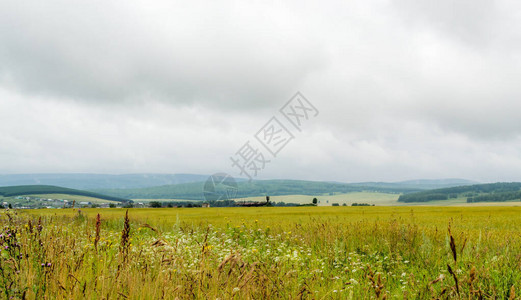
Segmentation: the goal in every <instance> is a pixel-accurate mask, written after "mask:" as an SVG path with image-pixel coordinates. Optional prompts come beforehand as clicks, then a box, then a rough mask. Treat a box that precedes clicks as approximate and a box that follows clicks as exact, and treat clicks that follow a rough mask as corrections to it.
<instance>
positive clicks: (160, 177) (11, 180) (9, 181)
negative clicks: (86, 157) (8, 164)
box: [0, 174, 208, 190]
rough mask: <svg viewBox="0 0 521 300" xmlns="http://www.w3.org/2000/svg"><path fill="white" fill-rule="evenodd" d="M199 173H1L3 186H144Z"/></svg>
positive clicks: (197, 178) (188, 179) (189, 179)
mask: <svg viewBox="0 0 521 300" xmlns="http://www.w3.org/2000/svg"><path fill="white" fill-rule="evenodd" d="M207 178H208V175H198V174H123V175H110V174H9V175H0V186H14V185H55V186H62V187H67V188H72V189H83V190H92V189H124V188H144V187H151V186H160V185H168V184H180V183H189V182H202V181H205V180H206V179H207Z"/></svg>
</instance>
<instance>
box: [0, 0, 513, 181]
mask: <svg viewBox="0 0 521 300" xmlns="http://www.w3.org/2000/svg"><path fill="white" fill-rule="evenodd" d="M478 2H479V3H477V2H476V1H459V2H454V1H438V2H436V3H433V2H431V1H373V2H370V3H369V2H367V1H347V2H346V1H330V2H328V3H322V4H318V3H313V2H311V1H304V2H302V1H294V2H286V3H284V4H280V3H267V2H258V1H255V2H248V3H247V2H234V1H225V2H220V3H211V2H207V1H180V2H179V1H178V2H175V3H171V2H169V1H157V2H154V3H153V4H151V3H149V2H144V1H131V2H128V1H126V2H123V1H116V2H112V3H110V4H107V3H105V2H100V1H94V2H92V1H91V2H79V3H77V4H75V5H71V4H70V3H68V2H66V1H61V0H52V1H49V2H46V3H45V4H35V3H31V4H30V5H29V4H25V5H24V4H20V3H15V2H10V3H9V2H7V1H4V2H1V3H0V28H1V29H0V30H1V33H0V136H2V141H1V142H0V166H1V167H0V173H28V172H101V173H127V172H164V173H178V172H184V173H188V172H192V173H213V172H218V171H225V172H229V173H231V174H232V175H238V173H237V170H235V169H233V168H232V167H231V166H230V163H229V162H230V160H229V156H230V155H233V154H234V153H235V152H236V151H237V150H238V149H239V148H240V147H241V146H242V145H243V144H244V143H245V142H246V141H247V140H249V139H253V135H254V134H255V133H256V132H257V131H258V130H259V129H260V127H261V126H262V125H264V124H265V122H267V121H268V120H269V118H271V117H272V116H273V115H277V114H278V112H277V111H278V109H279V108H280V107H281V106H282V105H283V104H284V103H285V102H286V101H287V100H288V99H289V98H290V97H291V96H292V95H293V94H294V93H295V92H296V91H301V92H302V93H303V94H304V95H305V96H306V97H307V98H308V99H309V100H310V101H311V102H312V103H313V104H314V105H315V106H316V107H317V108H318V109H319V111H320V114H319V116H318V117H317V118H315V119H312V120H310V121H309V122H307V123H306V124H305V126H304V128H303V131H302V132H301V133H298V134H297V133H296V139H295V140H294V141H292V142H291V143H290V144H289V145H288V146H287V147H286V148H285V149H284V150H283V151H281V154H280V155H279V156H278V157H277V158H274V159H273V160H272V162H270V163H269V164H268V165H266V169H265V170H262V172H261V173H260V174H259V178H301V179H314V180H337V181H365V180H387V181H393V180H402V179H412V178H437V177H465V178H469V179H475V180H481V181H496V180H521V171H519V170H521V168H520V167H521V155H520V154H521V153H520V152H521V150H520V149H521V138H520V136H521V135H520V133H521V122H519V121H518V116H517V114H518V111H520V110H521V102H520V101H519V98H520V96H521V88H520V87H519V84H518V82H519V79H521V55H520V54H519V53H521V51H520V50H521V49H520V48H521V31H520V30H519V28H521V26H520V25H521V24H520V23H521V21H520V20H521V18H519V16H520V15H521V5H520V4H518V3H516V2H514V1H496V2H489V1H478Z"/></svg>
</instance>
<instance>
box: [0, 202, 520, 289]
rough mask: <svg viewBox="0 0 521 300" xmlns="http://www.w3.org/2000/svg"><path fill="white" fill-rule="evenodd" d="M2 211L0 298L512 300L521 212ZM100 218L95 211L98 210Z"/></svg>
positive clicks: (504, 209) (512, 209)
mask: <svg viewBox="0 0 521 300" xmlns="http://www.w3.org/2000/svg"><path fill="white" fill-rule="evenodd" d="M125 213H126V210H124V209H81V210H78V209H61V210H50V209H42V210H24V211H20V210H18V211H16V210H15V211H12V210H11V211H6V210H2V211H1V213H0V218H1V224H3V225H2V232H1V233H0V246H1V260H0V293H1V295H2V298H6V299H23V298H27V299H85V298H87V299H127V298H128V299H156V298H167V299H175V298H179V299H302V298H303V299H404V298H405V299H453V298H456V299H469V298H470V299H474V298H476V299H478V298H485V299H518V298H519V295H521V233H520V229H521V208H519V207H453V206H451V207H435V206H433V207H427V206H415V207H406V206H399V207H397V206H394V207H392V206H387V207H383V206H375V207H342V206H340V207H263V208H197V209H196V208H192V209H190V208H183V209H173V208H172V209H147V208H145V209H129V210H128V218H125ZM98 214H99V219H97V216H98Z"/></svg>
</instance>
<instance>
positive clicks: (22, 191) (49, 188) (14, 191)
mask: <svg viewBox="0 0 521 300" xmlns="http://www.w3.org/2000/svg"><path fill="white" fill-rule="evenodd" d="M38 194H67V195H79V196H87V197H93V198H98V199H104V200H111V201H118V202H128V201H129V200H128V199H125V198H121V197H114V196H108V195H103V194H99V193H93V192H88V191H82V190H76V189H69V188H64V187H59V186H53V185H18V186H6V187H0V196H3V197H16V196H25V195H38Z"/></svg>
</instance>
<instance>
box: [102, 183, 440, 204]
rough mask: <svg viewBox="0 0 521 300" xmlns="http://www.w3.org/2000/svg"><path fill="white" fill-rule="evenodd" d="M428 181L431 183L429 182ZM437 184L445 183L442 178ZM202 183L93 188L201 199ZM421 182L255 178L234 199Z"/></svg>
mask: <svg viewBox="0 0 521 300" xmlns="http://www.w3.org/2000/svg"><path fill="white" fill-rule="evenodd" d="M431 184H432V183H431ZM441 184H443V186H445V184H449V183H447V182H445V181H443V182H442V183H441ZM203 189H204V182H197V183H185V184H175V185H164V186H156V187H148V188H139V189H96V190H93V191H96V192H99V193H103V194H107V195H112V196H117V197H123V198H129V199H189V200H204V199H203ZM425 189H426V188H425V184H424V182H404V183H381V182H365V183H351V184H349V183H334V182H321V181H304V180H256V181H252V182H247V181H239V182H237V191H236V196H235V197H236V198H244V197H256V196H264V195H270V196H280V195H323V194H328V193H332V194H333V193H350V192H362V191H371V192H385V193H400V194H401V193H412V192H417V191H421V190H425Z"/></svg>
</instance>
